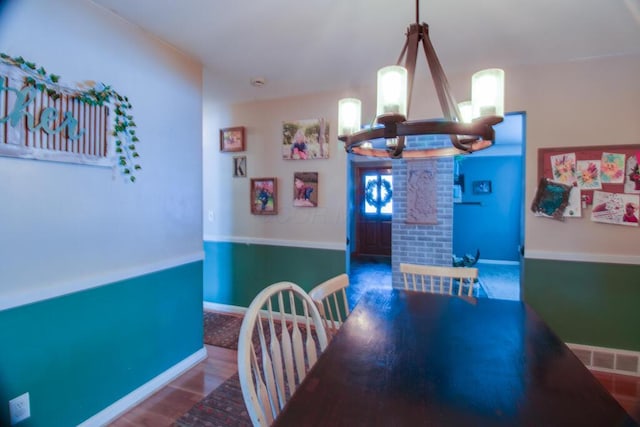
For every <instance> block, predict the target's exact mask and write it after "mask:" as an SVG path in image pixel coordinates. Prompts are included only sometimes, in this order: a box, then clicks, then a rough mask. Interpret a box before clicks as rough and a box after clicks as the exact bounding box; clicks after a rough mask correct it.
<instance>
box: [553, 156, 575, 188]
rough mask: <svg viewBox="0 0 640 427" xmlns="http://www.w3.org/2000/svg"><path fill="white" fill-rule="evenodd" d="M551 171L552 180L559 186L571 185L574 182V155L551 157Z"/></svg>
mask: <svg viewBox="0 0 640 427" xmlns="http://www.w3.org/2000/svg"><path fill="white" fill-rule="evenodd" d="M550 160H551V170H552V171H553V180H554V181H556V182H559V183H561V184H573V183H575V182H576V154H575V153H567V154H558V155H556V156H551V158H550Z"/></svg>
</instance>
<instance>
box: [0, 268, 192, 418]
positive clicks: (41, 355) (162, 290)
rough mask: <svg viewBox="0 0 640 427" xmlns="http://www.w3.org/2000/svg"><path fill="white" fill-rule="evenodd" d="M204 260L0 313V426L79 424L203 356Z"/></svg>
mask: <svg viewBox="0 0 640 427" xmlns="http://www.w3.org/2000/svg"><path fill="white" fill-rule="evenodd" d="M202 335H203V326H202V262H201V261H198V262H195V263H189V264H185V265H182V266H179V267H175V268H170V269H166V270H162V271H158V272H154V273H151V274H147V275H144V276H140V277H135V278H131V279H128V280H123V281H120V282H116V283H112V284H109V285H104V286H100V287H96V288H92V289H89V290H86V291H82V292H77V293H73V294H69V295H64V296H60V297H57V298H53V299H49V300H44V301H40V302H37V303H33V304H28V305H25V306H20V307H16V308H11V309H8V310H3V311H0V402H2V404H1V405H0V425H3V426H4V425H9V412H8V405H7V402H8V401H9V400H10V399H13V398H14V397H16V396H19V395H21V394H23V393H25V392H29V395H30V399H31V418H29V419H27V420H25V421H23V422H21V423H20V424H19V425H20V426H24V427H28V426H45V425H46V426H49V427H57V426H60V427H66V426H72V425H77V424H79V423H81V422H83V421H85V420H86V419H88V418H90V417H92V416H93V415H95V414H96V413H98V412H100V411H101V410H103V409H105V408H106V407H107V406H109V405H111V404H113V403H114V402H115V401H117V400H118V399H121V398H122V397H124V396H126V395H127V394H129V393H130V392H132V391H134V390H135V389H136V388H138V387H140V386H142V385H144V384H145V383H146V382H148V381H150V380H152V379H153V378H155V377H156V376H158V375H160V374H162V373H163V372H164V371H166V370H167V369H169V368H171V367H172V366H173V365H175V364H177V363H179V362H181V361H182V360H184V359H185V358H187V357H189V356H191V355H192V354H193V353H195V352H197V351H198V350H200V349H202V347H203V341H202Z"/></svg>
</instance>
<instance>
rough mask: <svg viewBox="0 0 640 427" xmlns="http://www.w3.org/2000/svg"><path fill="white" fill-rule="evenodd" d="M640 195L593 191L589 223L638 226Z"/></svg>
mask: <svg viewBox="0 0 640 427" xmlns="http://www.w3.org/2000/svg"><path fill="white" fill-rule="evenodd" d="M639 206H640V195H637V194H620V193H608V192H605V191H594V193H593V209H592V210H591V221H594V222H606V223H609V224H618V225H628V226H635V227H637V226H638V208H639Z"/></svg>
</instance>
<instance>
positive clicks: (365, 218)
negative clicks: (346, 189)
mask: <svg viewBox="0 0 640 427" xmlns="http://www.w3.org/2000/svg"><path fill="white" fill-rule="evenodd" d="M357 177H358V178H357V179H358V186H357V190H356V194H357V203H358V204H357V206H358V209H357V214H356V230H357V245H356V252H357V254H358V255H384V256H391V219H392V215H393V203H392V201H391V199H392V196H393V176H392V175H391V169H390V168H372V167H362V168H358V170H357Z"/></svg>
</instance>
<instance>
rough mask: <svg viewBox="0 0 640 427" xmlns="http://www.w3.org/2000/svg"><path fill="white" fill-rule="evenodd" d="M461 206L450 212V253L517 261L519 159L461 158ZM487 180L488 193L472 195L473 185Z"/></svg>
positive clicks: (519, 193) (519, 195)
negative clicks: (451, 251)
mask: <svg viewBox="0 0 640 427" xmlns="http://www.w3.org/2000/svg"><path fill="white" fill-rule="evenodd" d="M459 173H461V174H463V175H464V192H463V194H462V203H455V204H454V209H453V224H454V226H453V229H454V233H453V253H454V254H455V255H457V256H463V255H465V254H474V255H475V253H476V250H477V249H480V259H486V260H500V261H519V259H520V255H519V253H518V246H519V245H520V218H521V214H522V213H521V211H522V179H523V178H522V157H521V156H500V157H477V158H474V157H473V155H470V156H467V157H463V158H462V160H461V161H460V166H459ZM481 180H489V181H491V193H489V194H474V193H473V182H474V181H481Z"/></svg>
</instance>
